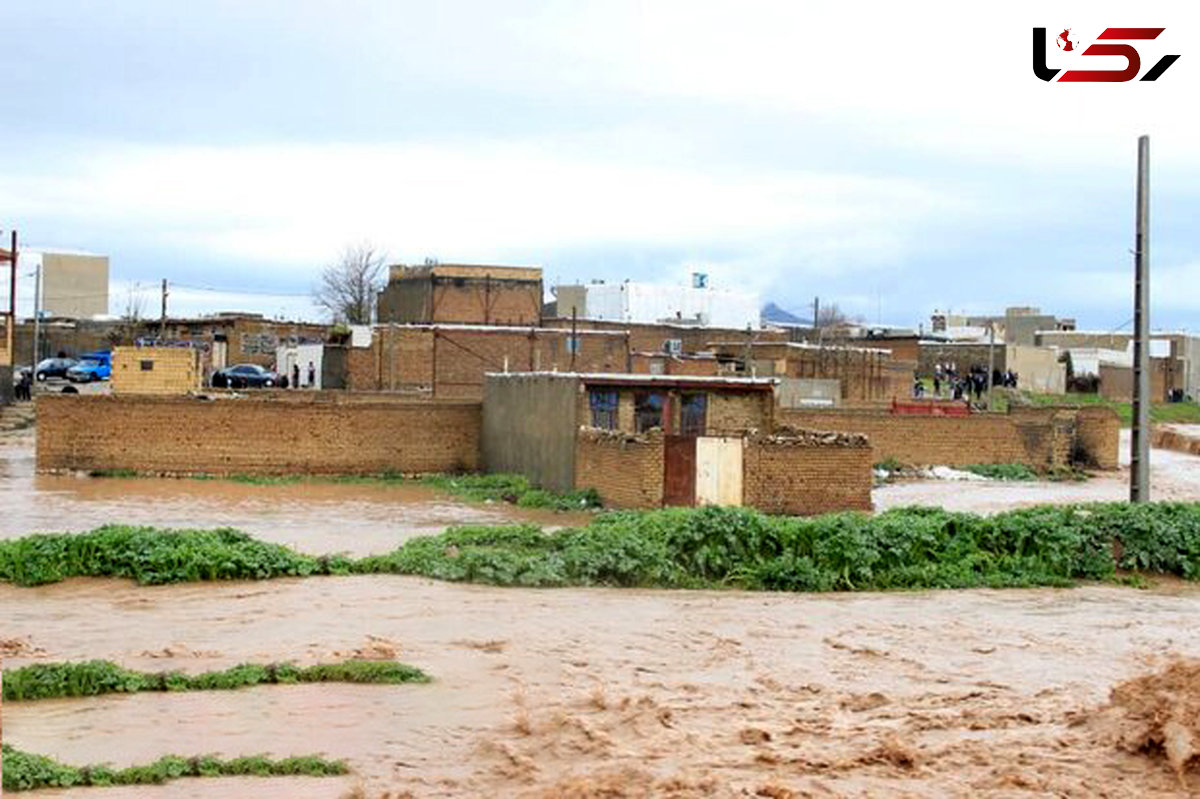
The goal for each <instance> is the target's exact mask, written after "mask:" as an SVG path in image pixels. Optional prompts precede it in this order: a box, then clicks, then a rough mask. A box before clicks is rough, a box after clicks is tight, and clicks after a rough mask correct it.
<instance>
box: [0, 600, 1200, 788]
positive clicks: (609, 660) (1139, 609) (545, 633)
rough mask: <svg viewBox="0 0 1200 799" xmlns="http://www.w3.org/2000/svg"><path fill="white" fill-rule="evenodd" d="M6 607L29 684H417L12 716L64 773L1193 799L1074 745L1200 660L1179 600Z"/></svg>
mask: <svg viewBox="0 0 1200 799" xmlns="http://www.w3.org/2000/svg"><path fill="white" fill-rule="evenodd" d="M0 605H2V606H3V607H4V608H5V611H6V613H5V616H6V621H5V622H4V629H3V631H2V635H3V637H5V638H19V639H22V640H24V641H26V642H27V644H26V645H27V646H30V647H36V648H37V649H38V650H41V653H42V654H40V656H39V657H38V659H39V660H40V659H44V658H45V657H51V658H71V659H75V658H90V657H100V658H110V659H113V660H117V661H119V662H121V663H123V664H126V665H129V666H132V667H137V668H145V669H161V668H164V667H165V666H167V665H169V666H170V667H177V668H182V669H186V670H202V669H208V668H215V667H219V666H226V665H231V664H233V663H235V662H238V661H243V660H252V659H253V660H258V659H269V660H279V659H288V658H292V659H296V660H298V661H301V662H308V661H312V660H315V659H319V658H328V657H330V656H331V654H333V653H338V652H343V653H344V652H349V651H353V650H354V649H356V648H363V647H367V646H372V645H375V644H378V642H380V641H383V642H386V643H387V645H388V646H391V647H394V648H395V651H396V653H397V655H398V656H399V657H400V658H401V659H403V660H405V661H407V662H410V663H413V664H414V665H417V666H420V667H421V668H424V669H426V670H428V671H429V672H430V673H431V674H433V675H434V676H435V677H436V678H437V679H436V682H434V683H433V684H430V685H423V686H399V687H382V686H353V685H301V686H294V687H281V688H263V689H256V690H253V691H248V692H236V693H220V694H204V695H200V694H168V695H154V694H139V695H134V696H107V697H101V698H98V699H94V700H89V701H52V702H40V703H29V704H20V705H17V704H12V705H9V706H7V707H6V708H5V727H6V729H5V732H6V734H7V735H8V736H9V740H11V741H12V742H13V743H16V744H19V745H21V746H23V747H25V748H27V749H29V750H33V751H40V752H45V753H47V754H52V755H55V756H57V757H60V758H62V759H64V760H69V761H72V762H86V761H111V762H114V763H116V764H118V765H122V764H128V763H132V762H135V761H144V760H149V759H153V758H154V757H157V756H158V755H160V754H163V753H166V752H170V751H206V752H207V751H213V752H218V753H221V754H225V755H236V754H248V753H256V752H269V753H274V754H292V753H297V752H313V751H316V752H322V753H324V754H326V755H328V756H332V757H346V758H348V759H349V760H350V761H351V763H352V765H353V766H354V768H355V769H356V770H357V771H358V772H359V773H360V774H361V775H363V778H364V780H365V788H366V789H367V791H368V793H369V794H371V795H379V794H380V793H381V792H382V791H384V790H391V791H393V792H395V791H400V790H401V789H403V790H408V791H411V792H412V794H413V795H414V796H419V797H451V796H453V797H461V796H474V795H489V794H490V795H493V796H534V797H539V796H612V797H621V796H746V795H750V796H753V795H756V792H757V795H762V796H803V795H817V796H821V795H834V796H844V795H851V796H930V795H979V796H1011V795H1020V794H1022V793H1028V794H1039V793H1040V794H1055V795H1060V796H1079V797H1084V796H1088V797H1090V796H1097V795H1106V796H1110V797H1112V796H1130V797H1132V796H1147V795H1160V796H1185V795H1186V794H1185V793H1182V792H1181V790H1180V788H1179V783H1178V782H1177V778H1176V776H1175V774H1174V773H1173V772H1172V770H1171V769H1170V767H1169V766H1168V765H1167V764H1166V762H1165V760H1163V759H1162V758H1158V759H1153V758H1148V757H1146V756H1144V755H1141V754H1137V753H1134V752H1131V751H1126V750H1125V749H1122V748H1121V747H1119V746H1116V745H1114V744H1112V743H1110V742H1107V741H1105V740H1101V739H1100V738H1099V737H1098V736H1097V734H1096V733H1095V731H1094V730H1093V729H1092V728H1090V727H1088V726H1083V727H1080V726H1078V724H1077V721H1076V719H1077V716H1078V713H1079V712H1080V710H1081V709H1087V708H1095V707H1099V706H1101V705H1103V704H1104V703H1105V702H1106V701H1107V699H1108V695H1109V691H1110V689H1111V687H1112V686H1113V685H1114V684H1116V683H1118V682H1121V681H1122V680H1125V679H1128V678H1130V677H1134V676H1137V675H1139V674H1143V673H1145V672H1146V671H1147V670H1148V669H1149V668H1150V667H1152V666H1153V665H1155V663H1156V662H1157V659H1158V658H1161V657H1165V656H1166V655H1168V654H1178V655H1187V656H1192V657H1200V639H1197V638H1196V636H1193V635H1190V634H1189V632H1188V631H1189V630H1190V629H1191V626H1190V625H1192V623H1193V621H1194V619H1195V618H1196V615H1197V613H1200V588H1197V587H1194V586H1189V585H1183V584H1179V583H1171V584H1169V585H1168V586H1167V587H1165V588H1164V589H1163V590H1159V591H1134V590H1130V589H1121V588H1114V587H1085V588H1080V589H1076V590H1063V591H1059V590H1032V591H1004V592H995V591H961V592H936V593H907V594H887V595H879V594H861V595H837V596H829V595H821V596H812V595H780V594H745V593H720V592H683V591H679V592H668V591H616V590H600V589H594V590H579V589H566V590H551V591H536V590H521V589H495V588H488V587H481V586H462V585H450V584H443V583H434V582H429V581H425V580H420V579H411V578H396V577H387V576H383V577H350V578H340V579H308V580H280V581H274V582H271V583H268V584H222V585H179V586H168V587H163V588H152V589H147V588H137V587H136V586H133V585H131V584H128V583H124V582H114V581H100V580H74V581H69V582H67V583H64V584H59V585H53V586H46V587H43V588H37V589H16V588H12V587H10V586H0ZM371 636H374V637H375V638H374V639H372V638H371ZM164 651H166V652H171V651H174V652H176V653H180V652H182V653H184V656H181V657H177V658H174V659H170V660H164V658H163V657H162V653H163V652H164ZM9 662H10V663H11V664H12V665H18V664H21V663H23V662H33V659H32V658H25V659H22V658H21V657H17V658H14V659H13V660H11V661H9ZM1191 779H1193V780H1194V781H1195V783H1196V786H1195V787H1197V788H1200V778H1197V777H1196V776H1195V775H1192V777H1191ZM336 782H337V785H336V786H335V785H332V784H331V785H328V786H326V787H325V790H327V791H328V793H325V794H319V793H318V794H311V795H328V796H337V795H338V794H339V792H340V791H342V790H344V789H345V787H346V786H345V785H344V784H342V782H341V781H336ZM305 785H306V786H307V787H306V790H318V789H316V788H313V787H312V786H311V785H309V784H308V783H305ZM605 786H607V787H605ZM647 786H650V787H649V788H648V787H647ZM602 789H603V790H602ZM203 790H205V791H208V790H215V788H210V787H209V786H205V787H204V788H203ZM262 790H266V788H263V789H262ZM272 790H274V789H272ZM281 790H282V789H281ZM603 791H608V792H607V793H606V792H603ZM764 791H765V793H764ZM789 791H790V792H792V793H788V792H789ZM806 792H807V793H806ZM49 795H53V794H49ZM72 795H74V794H72ZM103 795H104V796H106V797H107V796H140V797H164V798H165V797H179V796H192V795H212V796H216V795H233V794H229V793H225V794H219V793H206V794H196V793H195V792H194V790H193V787H192V786H191V785H183V784H177V785H172V786H164V787H161V788H140V789H136V790H133V789H130V790H128V791H125V790H123V791H122V792H111V791H107V790H106V791H105V792H104V793H103ZM246 795H249V794H246ZM258 795H284V794H279V793H276V794H271V793H265V794H264V793H260V794H258ZM401 795H402V794H401Z"/></svg>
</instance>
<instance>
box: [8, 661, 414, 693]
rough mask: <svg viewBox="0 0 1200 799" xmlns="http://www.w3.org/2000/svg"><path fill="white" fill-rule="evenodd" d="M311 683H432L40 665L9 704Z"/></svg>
mask: <svg viewBox="0 0 1200 799" xmlns="http://www.w3.org/2000/svg"><path fill="white" fill-rule="evenodd" d="M308 682H352V683H384V684H390V685H395V684H399V683H410V682H416V683H424V682H429V676H428V675H427V674H425V673H424V672H423V671H421V670H420V669H418V668H416V667H414V666H409V665H406V664H404V663H396V662H394V661H377V660H348V661H345V662H342V663H328V664H320V665H315V666H304V667H300V666H295V665H292V664H290V663H272V664H268V665H265V666H264V665H257V664H253V663H243V664H240V665H237V666H233V667H232V668H229V669H224V670H222V671H209V672H205V673H203V674H195V675H188V674H184V673H182V672H178V671H164V672H144V671H132V670H130V669H125V668H122V667H121V666H118V665H117V664H116V663H113V662H111V661H108V660H90V661H87V662H83V663H35V664H33V665H30V666H24V667H22V668H19V669H10V670H8V671H6V672H5V674H4V701H6V702H21V701H29V700H35V699H59V698H63V697H81V696H99V695H101V694H111V693H137V692H140V691H225V690H233V689H236V688H244V687H247V686H251V685H269V684H291V683H308Z"/></svg>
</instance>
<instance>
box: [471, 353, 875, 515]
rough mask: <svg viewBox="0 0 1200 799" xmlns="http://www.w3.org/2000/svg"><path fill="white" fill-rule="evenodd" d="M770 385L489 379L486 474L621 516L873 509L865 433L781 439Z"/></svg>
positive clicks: (657, 378)
mask: <svg viewBox="0 0 1200 799" xmlns="http://www.w3.org/2000/svg"><path fill="white" fill-rule="evenodd" d="M775 382H776V381H774V380H771V379H766V378H721V377H692V376H668V375H634V374H603V373H551V372H536V373H517V374H489V375H488V376H487V384H486V388H485V394H484V400H483V428H482V435H481V450H482V451H481V455H482V459H483V466H484V468H485V470H487V471H491V472H515V473H519V474H524V475H525V476H527V477H528V478H529V479H530V480H532V481H533V482H535V483H537V484H539V485H541V486H543V487H545V488H549V489H552V490H556V491H567V490H571V489H586V488H592V489H595V490H596V491H598V492H599V493H600V495H601V497H602V498H603V499H604V501H605V502H606V504H609V505H614V506H618V507H641V508H645V507H660V506H663V505H685V506H686V505H703V504H719V505H748V506H751V507H758V508H761V509H763V510H767V511H771V512H778V513H823V512H828V511H836V510H855V509H857V510H869V509H870V508H871V483H872V474H871V464H872V461H871V448H870V445H869V444H868V442H867V440H866V438H865V437H864V436H860V435H848V434H838V433H817V432H813V431H802V430H792V429H784V428H781V429H776V426H775V421H774V416H775V398H774V389H775Z"/></svg>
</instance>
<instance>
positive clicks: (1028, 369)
mask: <svg viewBox="0 0 1200 799" xmlns="http://www.w3.org/2000/svg"><path fill="white" fill-rule="evenodd" d="M1004 349H1005V355H1004V362H1005V364H1006V366H1005V368H1007V369H1011V370H1012V371H1013V372H1015V373H1016V374H1017V381H1018V382H1017V385H1018V386H1020V387H1021V388H1023V389H1027V390H1029V391H1034V392H1037V393H1039V394H1065V393H1066V392H1067V365H1066V364H1065V363H1060V362H1059V360H1058V359H1059V352H1058V350H1052V349H1049V348H1048V347H1032V346H1022V345H1019V344H1009V345H1008V346H1006V347H1005V348H1004Z"/></svg>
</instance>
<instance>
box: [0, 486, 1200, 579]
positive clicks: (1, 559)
mask: <svg viewBox="0 0 1200 799" xmlns="http://www.w3.org/2000/svg"><path fill="white" fill-rule="evenodd" d="M1118 569H1123V570H1135V571H1146V572H1160V573H1166V574H1173V575H1178V576H1180V577H1184V578H1187V579H1200V504H1189V503H1157V504H1145V505H1128V504H1124V503H1110V504H1093V505H1066V506H1043V507H1037V508H1027V509H1022V510H1015V511H1010V512H1007V513H1000V514H996V515H994V516H979V515H975V514H970V513H952V512H948V511H944V510H940V509H933V508H900V509H896V510H890V511H887V512H885V513H881V514H879V515H877V516H871V515H868V514H864V513H837V514H829V515H826V516H817V517H810V518H797V517H785V516H767V515H765V514H762V513H759V512H757V511H753V510H748V509H744V508H672V509H664V510H656V511H616V512H610V513H605V514H601V515H599V516H597V517H596V518H595V519H594V520H593V521H592V522H591V523H590V524H588V525H587V526H585V527H578V528H566V529H562V530H557V531H555V532H551V533H547V532H545V531H543V530H542V529H541V528H540V527H538V526H536V525H503V526H468V527H454V528H451V529H449V530H447V531H446V532H444V533H441V534H438V535H431V536H422V537H418V538H414V539H412V540H410V541H408V542H406V543H405V544H404V545H402V546H401V547H399V548H398V549H396V550H394V551H392V552H390V553H387V554H383V555H375V556H370V557H365V558H361V559H351V558H348V557H345V556H342V555H328V556H321V557H314V556H311V555H303V554H300V553H297V552H295V551H294V550H292V549H290V548H288V547H284V546H279V545H276V544H267V543H263V542H260V541H257V540H255V539H253V538H251V537H250V536H248V535H246V534H245V533H241V532H238V531H235V530H228V529H222V530H211V531H204V530H158V529H155V528H145V527H102V528H98V529H96V530H93V531H91V532H89V533H81V534H74V535H73V534H42V535H32V536H27V537H25V538H20V539H14V540H10V541H0V579H5V580H10V581H12V582H15V583H18V584H21V585H38V584H42V583H47V582H54V581H56V580H61V579H64V578H66V577H71V576H114V577H129V578H132V579H135V580H138V581H139V582H142V583H169V582H180V581H188V580H216V579H265V578H270V577H282V576H305V575H318V574H374V573H390V574H411V575H421V576H425V577H431V578H435V579H441V580H453V581H464V582H477V583H490V584H494V585H526V586H563V585H611V586H659V587H714V586H736V587H742V588H749V589H770V590H786V591H854V590H866V589H870V590H881V589H907V588H966V587H974V586H992V587H1002V586H1032V585H1070V584H1071V583H1072V582H1073V581H1075V580H1111V579H1114V577H1115V575H1116V572H1117V570H1118Z"/></svg>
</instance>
